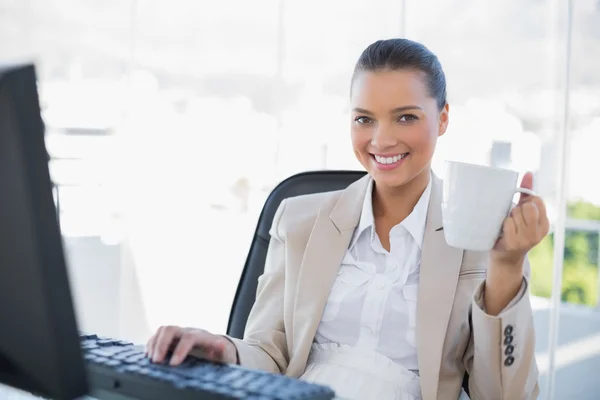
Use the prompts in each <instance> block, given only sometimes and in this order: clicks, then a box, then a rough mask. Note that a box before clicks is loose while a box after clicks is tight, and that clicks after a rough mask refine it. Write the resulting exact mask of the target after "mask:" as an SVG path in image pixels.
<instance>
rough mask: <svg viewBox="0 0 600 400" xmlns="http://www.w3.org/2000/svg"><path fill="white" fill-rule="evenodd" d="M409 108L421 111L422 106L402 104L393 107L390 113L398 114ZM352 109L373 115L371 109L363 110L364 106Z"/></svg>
mask: <svg viewBox="0 0 600 400" xmlns="http://www.w3.org/2000/svg"><path fill="white" fill-rule="evenodd" d="M409 110H421V111H423V108H422V107H419V106H414V105H410V106H403V107H396V108H394V109H393V110H392V111H391V112H390V114H398V113H401V112H405V111H409ZM352 111H354V112H357V113H360V114H368V115H373V113H372V112H371V111H369V110H365V109H364V108H360V107H355V108H353V109H352Z"/></svg>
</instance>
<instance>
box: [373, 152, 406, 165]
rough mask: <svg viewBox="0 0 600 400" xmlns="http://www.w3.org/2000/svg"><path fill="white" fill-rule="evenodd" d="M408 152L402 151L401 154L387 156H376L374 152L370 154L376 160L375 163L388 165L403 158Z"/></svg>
mask: <svg viewBox="0 0 600 400" xmlns="http://www.w3.org/2000/svg"><path fill="white" fill-rule="evenodd" d="M408 155H409V153H402V154H397V155H395V156H388V157H384V156H378V155H376V154H372V155H371V156H372V157H373V158H374V159H375V161H377V163H379V164H383V165H389V164H395V163H397V162H398V161H400V160H402V159H403V158H406V156H408Z"/></svg>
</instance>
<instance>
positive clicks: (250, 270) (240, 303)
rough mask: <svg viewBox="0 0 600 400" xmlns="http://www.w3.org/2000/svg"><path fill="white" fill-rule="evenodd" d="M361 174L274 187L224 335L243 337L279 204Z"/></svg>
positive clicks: (322, 174)
mask: <svg viewBox="0 0 600 400" xmlns="http://www.w3.org/2000/svg"><path fill="white" fill-rule="evenodd" d="M363 176H365V172H364V171H314V172H303V173H300V174H297V175H293V176H291V177H289V178H287V179H286V180H284V181H283V182H281V183H280V184H279V185H277V187H275V189H273V191H272V192H271V194H270V195H269V197H268V198H267V201H266V202H265V205H264V206H263V209H262V212H261V214H260V217H259V219H258V224H257V226H256V231H255V232H254V236H253V238H252V243H251V245H250V252H249V253H248V257H247V258H246V264H245V265H244V270H243V271H242V276H241V278H240V281H239V283H238V287H237V291H236V293H235V298H234V300H233V305H232V307H231V313H230V314H229V324H228V326H227V335H229V336H232V337H235V338H239V339H242V338H243V337H244V330H245V329H246V321H247V320H248V315H249V314H250V310H251V309H252V305H253V304H254V300H255V299H256V287H257V282H258V277H259V276H260V275H262V273H263V271H264V267H265V259H266V257H267V250H268V248H269V240H270V235H269V230H270V229H271V224H272V223H273V217H274V216H275V211H277V208H278V207H279V204H280V203H281V202H282V201H283V200H284V199H286V198H288V197H293V196H299V195H302V194H310V193H321V192H330V191H333V190H340V189H345V188H347V187H348V186H349V185H350V184H351V183H353V182H355V181H357V180H358V179H360V178H362V177H363ZM463 387H464V388H465V391H466V392H467V393H469V390H468V388H469V385H468V375H467V374H465V379H464V381H463Z"/></svg>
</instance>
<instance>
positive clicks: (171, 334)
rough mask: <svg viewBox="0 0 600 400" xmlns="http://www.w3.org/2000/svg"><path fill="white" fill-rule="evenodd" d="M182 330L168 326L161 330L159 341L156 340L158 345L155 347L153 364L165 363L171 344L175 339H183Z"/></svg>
mask: <svg viewBox="0 0 600 400" xmlns="http://www.w3.org/2000/svg"><path fill="white" fill-rule="evenodd" d="M181 333H182V332H181V328H178V327H176V326H167V327H165V328H164V329H162V330H161V332H160V335H159V336H158V339H157V340H156V344H155V345H154V350H153V352H152V362H155V363H160V362H163V360H164V359H165V356H166V355H167V352H168V351H169V348H170V347H171V344H172V343H173V340H174V339H178V338H179V337H181Z"/></svg>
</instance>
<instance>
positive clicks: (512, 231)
mask: <svg viewBox="0 0 600 400" xmlns="http://www.w3.org/2000/svg"><path fill="white" fill-rule="evenodd" d="M502 232H503V236H502V239H504V247H505V248H506V249H507V250H512V249H513V248H514V246H515V240H516V237H517V227H516V225H515V221H514V218H512V217H508V218H506V219H505V220H504V224H502Z"/></svg>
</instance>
